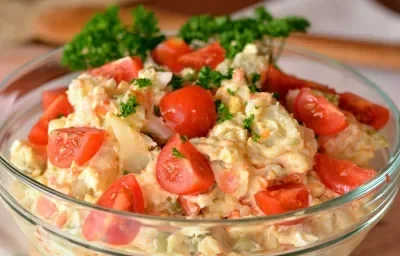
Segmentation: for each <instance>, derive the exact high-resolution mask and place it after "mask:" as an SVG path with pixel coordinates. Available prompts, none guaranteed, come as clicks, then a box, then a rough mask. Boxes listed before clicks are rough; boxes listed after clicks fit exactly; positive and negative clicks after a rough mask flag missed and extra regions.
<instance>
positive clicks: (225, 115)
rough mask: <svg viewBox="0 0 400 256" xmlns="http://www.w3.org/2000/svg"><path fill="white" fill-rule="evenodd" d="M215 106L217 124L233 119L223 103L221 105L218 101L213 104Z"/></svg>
mask: <svg viewBox="0 0 400 256" xmlns="http://www.w3.org/2000/svg"><path fill="white" fill-rule="evenodd" d="M215 106H216V108H217V113H218V119H217V123H219V124H220V123H222V122H224V121H227V120H231V119H232V118H233V115H232V114H231V113H230V112H229V108H228V107H227V106H225V104H224V103H222V102H221V101H220V100H218V101H216V102H215Z"/></svg>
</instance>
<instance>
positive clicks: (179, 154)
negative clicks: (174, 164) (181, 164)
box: [172, 148, 186, 158]
mask: <svg viewBox="0 0 400 256" xmlns="http://www.w3.org/2000/svg"><path fill="white" fill-rule="evenodd" d="M172 155H173V156H174V157H177V158H186V157H185V156H184V155H182V153H181V152H179V151H178V150H177V149H176V148H172Z"/></svg>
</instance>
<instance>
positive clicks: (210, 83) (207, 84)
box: [196, 66, 232, 90]
mask: <svg viewBox="0 0 400 256" xmlns="http://www.w3.org/2000/svg"><path fill="white" fill-rule="evenodd" d="M231 78H232V71H229V70H228V74H226V75H224V74H222V73H221V72H219V71H216V70H212V69H211V68H210V67H208V66H205V67H202V68H201V69H200V71H199V74H198V78H197V82H196V83H197V84H198V85H200V86H201V87H203V88H204V89H207V90H208V89H211V88H215V87H219V86H221V81H222V80H224V79H231Z"/></svg>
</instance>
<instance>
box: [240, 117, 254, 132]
mask: <svg viewBox="0 0 400 256" xmlns="http://www.w3.org/2000/svg"><path fill="white" fill-rule="evenodd" d="M253 121H254V114H251V115H250V116H249V117H248V118H246V119H244V120H243V126H244V128H245V129H247V130H248V131H251V124H252V123H253Z"/></svg>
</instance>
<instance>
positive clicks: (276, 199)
mask: <svg viewBox="0 0 400 256" xmlns="http://www.w3.org/2000/svg"><path fill="white" fill-rule="evenodd" d="M309 195H310V192H309V191H308V189H307V187H306V186H305V185H302V184H288V185H283V186H279V187H275V188H272V189H268V190H266V191H260V192H258V193H256V194H255V195H254V197H255V200H256V204H257V205H258V207H259V208H260V209H261V211H263V212H264V213H265V214H266V215H273V214H281V213H285V212H288V211H293V210H297V209H302V208H306V207H308V206H309Z"/></svg>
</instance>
